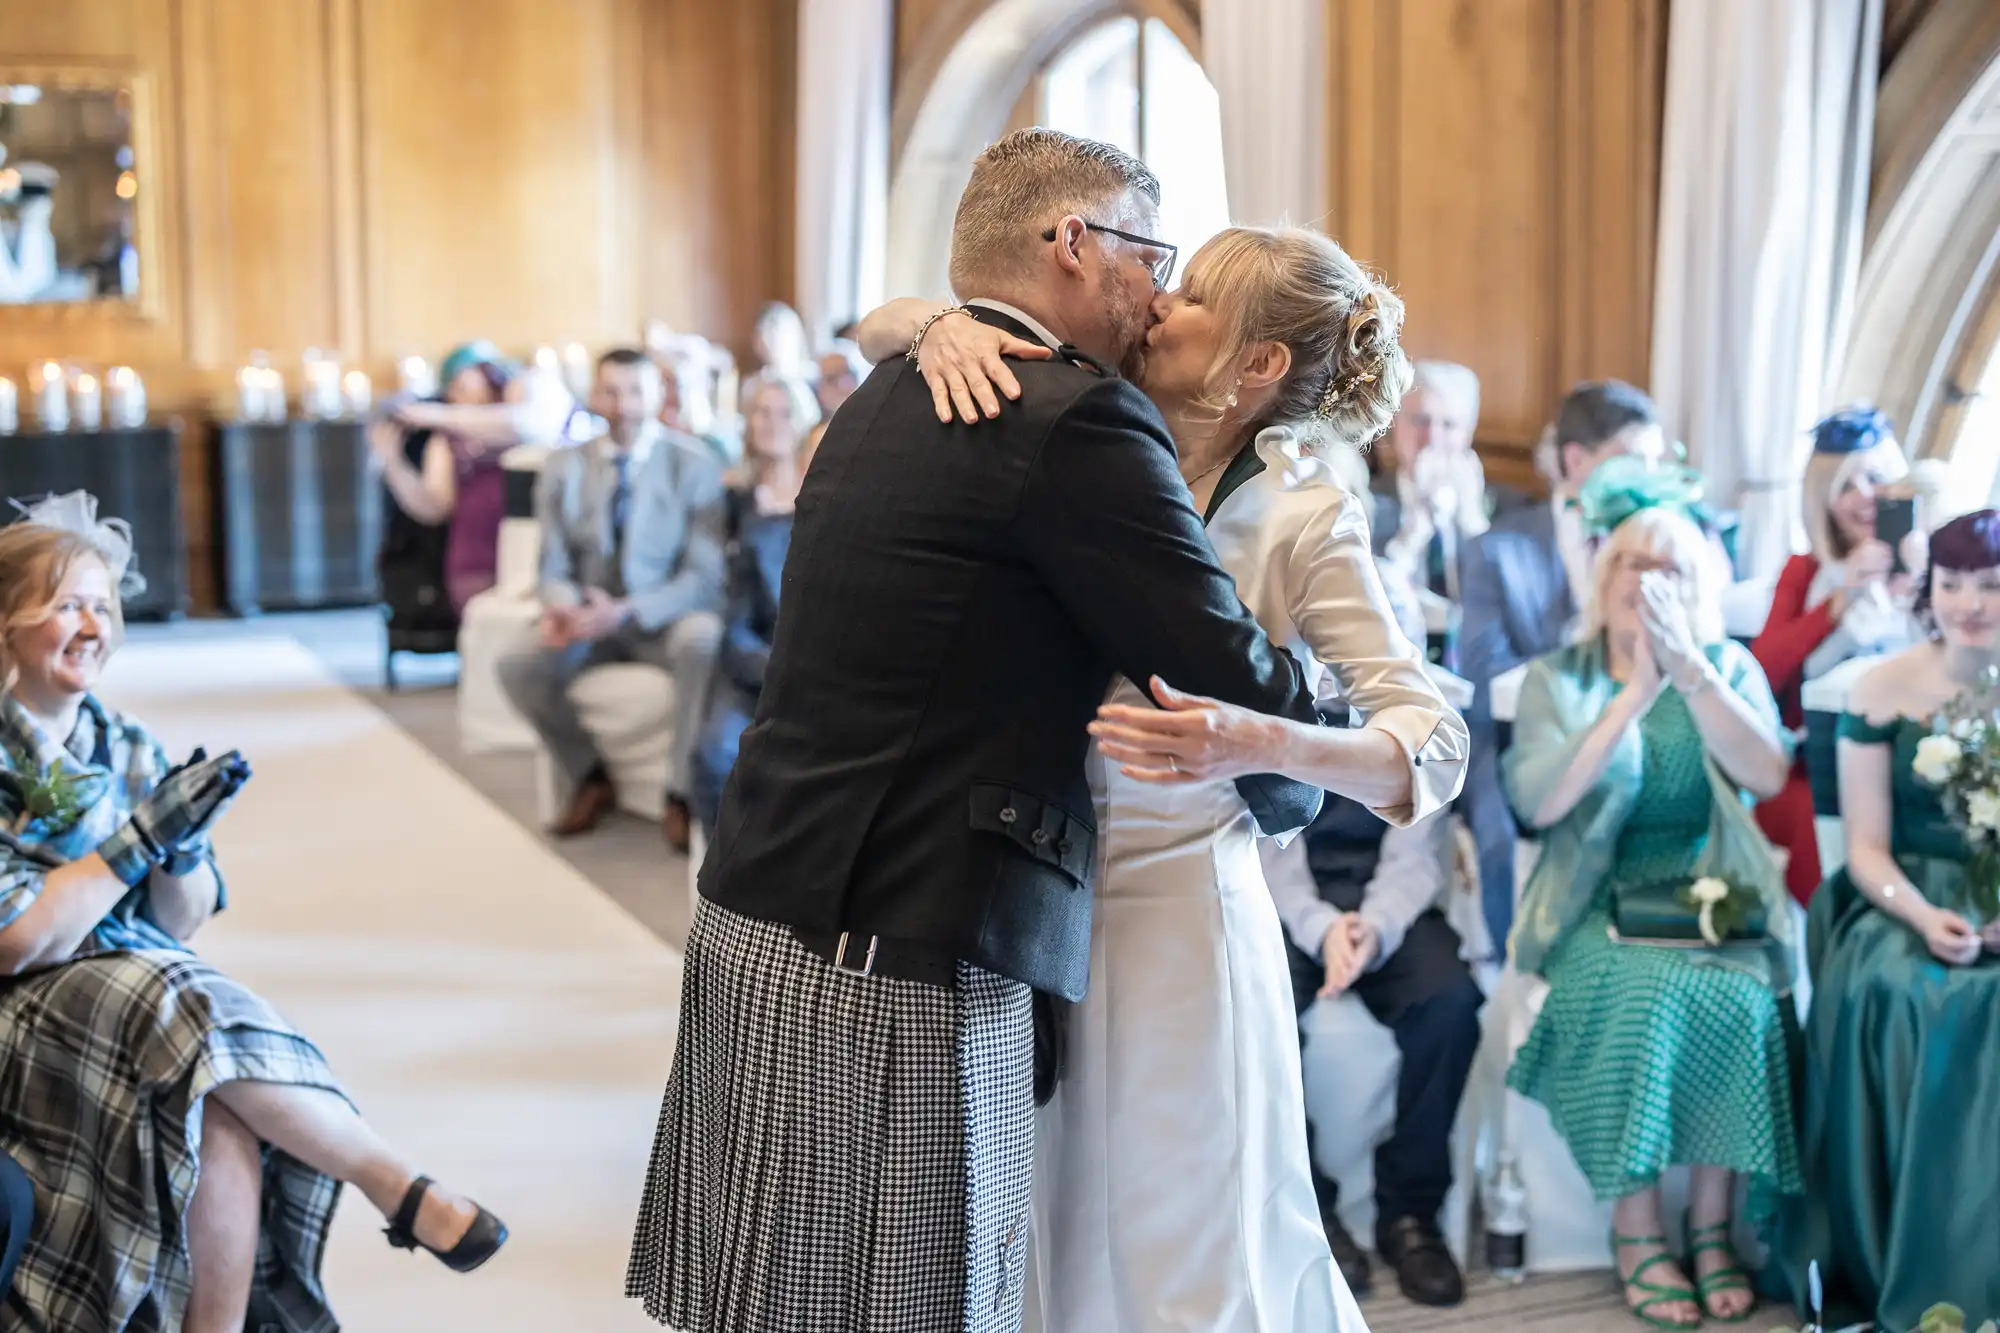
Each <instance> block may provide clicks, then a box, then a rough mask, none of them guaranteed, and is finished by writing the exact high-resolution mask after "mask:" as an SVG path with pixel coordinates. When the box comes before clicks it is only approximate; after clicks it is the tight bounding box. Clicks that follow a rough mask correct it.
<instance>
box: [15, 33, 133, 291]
mask: <svg viewBox="0 0 2000 1333" xmlns="http://www.w3.org/2000/svg"><path fill="white" fill-rule="evenodd" d="M146 116H147V107H146V97H145V88H144V85H143V83H142V81H141V80H140V79H139V78H138V76H136V75H131V74H123V73H119V72H117V71H113V70H62V69H33V68H20V67H9V66H7V65H5V64H0V306H9V305H70V304H77V303H83V302H102V301H115V302H129V303H132V304H135V305H136V304H139V303H141V301H142V295H141V293H142V291H143V289H144V285H145V284H148V283H154V282H157V281H158V274H157V272H155V271H154V270H153V268H152V266H151V265H150V264H149V263H148V262H147V250H148V245H149V243H150V240H151V236H150V233H151V228H150V227H149V226H148V225H147V223H148V208H147V205H148V203H149V202H150V196H151V194H152V193H153V192H154V187H155V182H154V180H153V179H152V177H151V176H150V174H149V173H151V172H152V171H153V169H154V162H153V160H152V156H151V154H150V153H149V152H148V151H147V142H146V139H147V130H148V125H147V123H146Z"/></svg>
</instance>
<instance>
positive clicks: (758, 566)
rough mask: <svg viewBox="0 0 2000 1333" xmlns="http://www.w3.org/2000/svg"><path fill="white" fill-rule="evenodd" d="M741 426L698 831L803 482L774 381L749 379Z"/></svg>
mask: <svg viewBox="0 0 2000 1333" xmlns="http://www.w3.org/2000/svg"><path fill="white" fill-rule="evenodd" d="M749 408H750V410H749V414H748V416H747V418H746V420H745V421H744V429H743V445H744V463H745V465H746V467H747V469H748V473H747V475H746V477H745V478H744V483H743V485H741V486H739V487H732V488H731V489H730V491H729V581H728V593H727V596H726V597H725V599H724V602H725V611H724V616H723V624H724V633H723V639H722V651H721V654H720V658H719V660H718V662H717V668H716V677H715V683H714V684H713V685H712V686H710V689H709V701H708V718H707V721H706V722H705V723H704V724H703V726H702V728H701V733H700V739H699V740H698V741H697V742H696V743H695V747H694V754H693V757H692V760H691V763H692V781H691V785H690V788H689V792H688V800H689V804H690V805H692V806H693V808H694V814H695V818H697V819H699V820H700V821H701V825H702V828H703V829H704V830H705V831H712V830H713V829H714V827H715V812H716V808H717V807H718V806H719V805H720V804H721V802H722V787H723V784H724V783H726V782H727V781H728V780H729V770H730V769H731V768H733V767H735V765H736V750H737V746H738V744H739V742H740V741H741V740H742V738H743V729H744V728H745V727H747V726H749V725H750V718H751V715H752V714H754V713H755V712H756V711H757V696H758V695H759V694H761V693H762V692H763V689H764V668H765V667H766V666H767V665H769V663H770V661H771V641H772V637H773V636H774V635H775V634H776V632H777V628H778V591H779V588H780V587H781V586H782V584H783V581H784V575H785V553H786V552H787V551H788V550H789V549H790V547H791V544H792V510H793V508H794V507H795V506H796V505H797V503H798V498H799V485H800V483H801V482H803V481H804V480H805V465H806V456H805V453H804V450H803V447H802V446H801V444H800V442H799V430H798V422H797V419H796V418H795V417H794V416H793V415H792V397H791V394H790V393H789V392H787V391H786V389H785V386H784V385H783V384H781V383H779V382H778V381H777V380H774V379H766V380H756V381H752V387H751V390H750V398H749Z"/></svg>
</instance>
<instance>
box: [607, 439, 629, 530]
mask: <svg viewBox="0 0 2000 1333" xmlns="http://www.w3.org/2000/svg"><path fill="white" fill-rule="evenodd" d="M631 463H632V457H631V455H630V454H627V453H623V452H620V453H617V454H614V455H612V458H611V467H612V470H613V472H614V473H615V474H616V475H617V480H616V481H614V482H613V483H612V485H611V549H612V551H614V552H620V551H623V550H624V549H625V520H626V519H627V518H629V517H630V516H631V510H632V483H631Z"/></svg>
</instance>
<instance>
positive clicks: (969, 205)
mask: <svg viewBox="0 0 2000 1333" xmlns="http://www.w3.org/2000/svg"><path fill="white" fill-rule="evenodd" d="M1135 193H1136V194H1138V195H1140V196H1142V197H1143V198H1144V199H1145V200H1146V201H1147V202H1148V203H1150V204H1152V206H1153V207H1155V208H1158V207H1159V204H1160V179H1159V177H1157V176H1155V175H1154V174H1153V173H1152V171H1151V169H1149V168H1148V167H1147V166H1146V164H1145V163H1144V162H1141V161H1140V160H1139V159H1138V158H1136V157H1134V156H1132V155H1131V154H1130V153H1128V152H1126V151H1125V150H1124V149H1122V148H1115V147H1113V146H1112V145H1110V144H1108V143H1099V142H1098V141H1097V140H1095V139H1080V138H1078V137H1077V136H1075V135H1073V134H1064V133H1063V132H1062V131H1060V130H1047V129H1039V128H1038V129H1028V130H1016V131H1014V133H1012V134H1009V135H1007V136H1006V137H1004V138H1002V139H999V140H997V141H995V142H994V143H993V144H992V145H991V146H989V147H988V148H987V150H986V151H985V152H983V153H981V154H980V155H979V157H978V158H977V159H976V160H975V161H974V162H973V164H972V179H971V180H970V181H968V182H966V186H965V193H964V194H962V195H960V196H959V199H958V214H957V216H956V217H955V218H954V219H953V221H952V228H951V285H952V289H953V290H954V291H956V292H957V293H958V294H959V295H960V296H962V297H965V296H977V295H979V294H980V293H979V290H978V289H979V288H981V287H988V286H991V285H993V284H996V283H997V284H1002V285H1005V284H1009V283H1012V282H1015V281H1018V280H1020V279H1022V278H1025V277H1026V276H1028V275H1029V274H1030V273H1031V272H1032V271H1033V267H1034V256H1035V252H1036V248H1037V247H1038V246H1039V245H1041V244H1042V243H1043V242H1042V240H1041V232H1042V229H1043V228H1046V227H1049V226H1051V225H1053V224H1054V223H1055V222H1056V220H1057V219H1059V218H1062V217H1064V216H1066V215H1068V214H1071V213H1075V214H1077V215H1078V216H1080V217H1084V218H1087V219H1089V220H1090V221H1092V222H1101V223H1104V224H1105V225H1112V223H1113V221H1114V220H1113V219H1110V218H1106V217H1105V216H1103V214H1104V213H1105V212H1106V210H1108V209H1114V208H1118V207H1120V206H1122V205H1123V204H1124V203H1125V202H1126V200H1127V197H1128V196H1130V195H1132V194H1135Z"/></svg>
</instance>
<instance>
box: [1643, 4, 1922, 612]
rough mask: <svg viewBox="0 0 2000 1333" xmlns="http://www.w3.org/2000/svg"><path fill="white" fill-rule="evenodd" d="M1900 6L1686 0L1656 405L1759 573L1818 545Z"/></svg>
mask: <svg viewBox="0 0 2000 1333" xmlns="http://www.w3.org/2000/svg"><path fill="white" fill-rule="evenodd" d="M1881 37H1882V0H1754V3H1745V0H1674V5H1673V8H1672V17H1671V19H1670V29H1669V34H1668V45H1667V102H1666V119H1665V128H1666V134H1665V142H1664V146H1663V156H1662V161H1661V166H1660V236H1659V267H1658V272H1657V273H1656V274H1655V277H1654V284H1655V286H1654V299H1653V393H1654V396H1655V398H1657V399H1658V401H1659V404H1660V409H1661V412H1662V414H1663V416H1664V417H1665V421H1666V426H1667V430H1668V432H1669V434H1670V435H1674V434H1678V436H1679V438H1681V439H1683V440H1684V441H1686V443H1687V446H1688V450H1689V454H1690V457H1691V460H1692V461H1693V462H1695V463H1697V464H1698V465H1699V466H1700V467H1701V469H1702V470H1703V472H1704V473H1706V474H1707V477H1708V480H1709V493H1710V496H1711V498H1712V499H1714V500H1715V501H1716V502H1718V503H1720V504H1724V505H1732V504H1733V505H1735V506H1736V507H1737V508H1738V509H1739V510H1740V511H1741V514H1742V529H1741V531H1740V534H1739V537H1738V547H1737V560H1738V566H1739V570H1740V572H1741V573H1742V574H1743V575H1744V576H1746V577H1755V576H1760V575H1767V574H1770V573H1773V572H1775V571H1776V569H1777V567H1778V566H1779V565H1780V564H1781V563H1782V562H1783V560H1784V558H1785V556H1787V555H1788V554H1790V553H1791V551H1793V550H1794V549H1797V548H1798V547H1799V546H1800V544H1801V543H1802V542H1803V540H1804V531H1803V527H1802V522H1801V518H1800V509H1799V477H1800V474H1801V471H1802V469H1803V466H1804V462H1805V458H1806V455H1807V453H1808V452H1809V451H1810V441H1809V440H1808V438H1807V436H1806V432H1807V431H1808V430H1809V429H1810V427H1811V426H1812V424H1813V422H1814V421H1815V420H1816V419H1817V418H1818V417H1819V416H1820V415H1821V414H1823V412H1825V411H1826V410H1828V409H1829V408H1831V407H1833V406H1836V404H1831V403H1829V402H1828V401H1827V395H1828V394H1829V393H1830V392H1831V390H1832V387H1833V385H1834V383H1835V377H1836V376H1837V374H1838V372H1839V369H1840V368H1839V366H1838V364H1837V359H1838V357H1839V354H1840V349H1841V348H1842V346H1844V344H1845V342H1846V329H1847V323H1848V321H1849V319H1850V318H1851V316H1852V311H1853V305H1854V299H1855V289H1856V284H1857V282H1858V279H1859V274H1860V265H1861V242H1862V231H1863V223H1864V215H1865V212H1866V209H1867V201H1868V162H1869V155H1870V152H1871V150H1872V147H1873V142H1874V132H1875V84H1876V79H1877V75H1878V72H1879V63H1880V48H1881Z"/></svg>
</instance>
